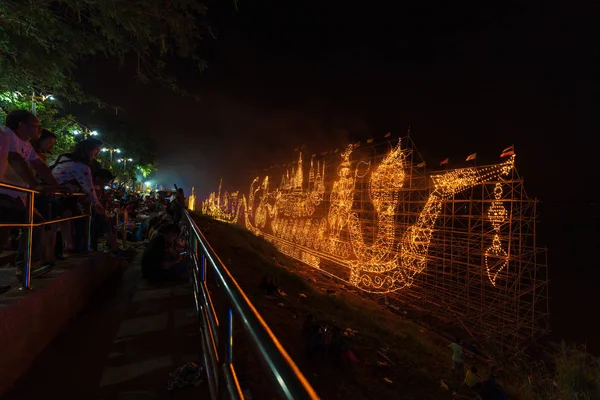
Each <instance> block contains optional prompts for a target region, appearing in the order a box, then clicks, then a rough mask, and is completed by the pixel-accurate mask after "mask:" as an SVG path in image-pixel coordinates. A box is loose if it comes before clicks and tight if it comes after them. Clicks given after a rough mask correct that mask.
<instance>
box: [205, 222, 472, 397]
mask: <svg viewBox="0 0 600 400" xmlns="http://www.w3.org/2000/svg"><path fill="white" fill-rule="evenodd" d="M197 223H198V226H199V227H200V229H201V230H202V231H203V232H204V234H205V235H206V237H207V239H208V240H209V242H210V244H211V245H212V247H213V248H214V249H215V251H216V253H217V254H218V255H219V257H220V258H221V260H222V261H223V262H224V263H225V264H226V265H227V266H228V268H229V269H230V271H231V273H232V275H233V276H234V277H235V279H236V280H237V281H238V283H239V284H240V286H241V287H242V288H243V289H244V290H245V291H246V293H247V294H248V296H249V297H250V299H251V301H252V302H253V303H254V305H255V306H256V307H257V309H258V311H259V312H260V313H261V315H262V316H263V318H264V319H265V321H266V322H267V323H268V325H269V326H270V327H271V329H272V330H273V332H274V333H275V335H277V337H278V338H279V340H280V341H281V343H282V344H283V346H284V347H285V349H286V350H287V351H288V352H289V353H290V355H291V356H292V358H293V359H294V360H295V361H296V363H297V364H298V366H299V367H300V369H301V370H302V372H303V373H304V374H305V376H306V377H307V379H308V380H309V381H310V382H311V384H312V385H313V387H314V388H315V390H316V391H317V393H318V394H319V395H320V396H321V398H323V399H325V400H327V399H450V398H452V395H451V394H450V392H449V391H446V390H444V389H442V388H441V382H440V380H441V379H443V380H444V381H445V382H447V383H448V385H449V386H450V388H453V387H454V388H456V387H458V385H459V384H460V381H459V380H458V378H457V379H454V380H453V379H452V376H451V375H452V374H451V371H450V366H451V354H450V350H449V349H446V348H445V347H446V346H447V343H445V342H444V341H443V340H441V339H440V338H439V337H437V336H435V335H432V334H430V333H428V332H426V331H425V330H424V329H422V328H420V327H419V326H417V325H415V324H413V323H411V322H409V321H407V320H405V319H403V318H402V317H399V316H398V315H396V314H393V313H392V312H391V311H390V310H389V309H387V308H386V307H385V306H384V305H382V304H378V302H376V301H373V300H369V299H365V298H362V297H361V296H357V295H356V293H355V290H354V289H353V288H351V287H348V286H346V285H344V284H342V283H339V282H338V281H333V280H332V278H330V277H329V276H327V275H325V274H323V273H321V272H319V270H317V269H314V268H310V267H308V266H306V265H304V264H301V263H299V262H297V261H295V260H292V259H290V258H288V257H286V256H284V255H282V254H280V253H279V252H277V251H276V250H275V248H274V247H273V246H272V245H271V244H269V243H267V242H266V241H264V240H262V239H260V238H258V237H256V236H254V235H252V234H251V233H250V232H248V231H246V230H244V229H242V228H239V227H237V226H234V225H229V224H226V223H222V222H218V221H215V220H212V219H208V218H205V217H198V218H197ZM267 275H270V276H272V277H273V278H274V279H275V283H276V285H277V287H278V289H279V290H280V291H282V292H284V295H267V294H265V291H264V289H263V288H262V286H261V282H262V281H263V279H264V278H265V276H267ZM209 287H210V286H209ZM309 314H313V315H314V318H315V321H317V322H318V324H323V325H327V326H328V327H329V328H334V327H337V328H339V329H341V330H342V331H346V335H345V336H344V338H345V342H346V343H350V344H351V346H352V347H351V348H352V352H353V353H354V355H355V356H356V358H357V361H356V362H344V361H342V362H337V361H338V358H337V357H336V358H332V357H330V356H329V355H327V354H326V355H325V356H323V357H314V356H313V357H309V355H308V353H307V351H306V343H307V339H306V335H303V332H302V328H303V325H304V321H305V320H306V317H307V315H309ZM237 327H238V330H236V331H238V332H239V324H238V326H237ZM348 328H349V329H350V330H347V329H348ZM240 336H241V335H239V336H236V339H234V340H236V342H234V365H237V369H238V370H239V371H240V380H241V381H242V385H243V386H245V387H248V388H249V389H250V391H251V393H252V395H253V396H252V397H253V398H254V399H269V398H272V397H273V396H272V394H271V395H270V394H269V393H268V390H267V389H266V388H264V387H263V386H262V385H261V383H264V382H262V381H261V377H260V376H259V375H258V374H259V369H258V367H257V366H256V365H255V364H254V361H253V359H252V357H251V356H250V357H246V356H247V355H248V354H249V352H248V351H246V350H247V349H246V346H245V344H244V341H243V338H241V337H240Z"/></svg>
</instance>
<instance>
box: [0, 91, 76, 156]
mask: <svg viewBox="0 0 600 400" xmlns="http://www.w3.org/2000/svg"><path fill="white" fill-rule="evenodd" d="M0 109H1V110H0V122H2V124H3V123H4V117H5V116H6V113H8V112H9V111H11V110H19V109H22V110H31V98H30V97H29V96H23V95H21V94H19V93H14V92H12V93H10V92H5V93H0ZM36 115H37V117H38V119H39V120H40V126H41V127H42V128H45V129H48V130H50V131H51V132H52V133H54V134H55V135H56V143H55V145H54V150H53V154H54V155H58V154H62V153H66V152H69V151H71V150H72V148H73V145H74V144H75V137H74V136H73V134H72V132H73V131H75V130H81V127H80V126H79V124H78V123H77V121H76V120H75V117H74V116H72V115H65V114H63V113H61V112H60V109H59V104H58V103H56V102H55V101H47V102H37V103H36Z"/></svg>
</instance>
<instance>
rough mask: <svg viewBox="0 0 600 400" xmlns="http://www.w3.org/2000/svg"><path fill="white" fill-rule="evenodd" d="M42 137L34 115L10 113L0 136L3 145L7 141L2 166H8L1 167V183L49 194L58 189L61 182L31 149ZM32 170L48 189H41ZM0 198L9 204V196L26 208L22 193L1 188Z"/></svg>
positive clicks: (17, 111)
mask: <svg viewBox="0 0 600 400" xmlns="http://www.w3.org/2000/svg"><path fill="white" fill-rule="evenodd" d="M39 134H40V121H39V120H38V119H37V117H36V116H35V115H33V114H32V113H30V112H29V111H26V110H15V111H11V112H10V113H8V115H7V116H6V126H5V127H2V128H0V135H1V136H3V137H4V138H3V140H2V141H3V142H6V141H8V155H7V161H8V163H4V162H3V164H5V165H3V166H1V167H0V172H2V175H0V181H1V182H3V183H8V184H11V185H15V186H23V187H28V188H31V189H35V190H44V191H47V192H52V191H56V190H57V189H58V182H57V181H56V179H55V178H54V176H52V171H51V170H50V168H48V166H47V165H46V164H44V162H43V161H41V160H40V159H39V158H38V156H37V154H36V152H35V150H34V149H33V146H31V143H30V140H31V139H34V138H36V137H38V136H39ZM7 138H8V139H7ZM1 161H2V160H1V159H0V162H1ZM30 166H31V167H33V169H34V170H35V172H37V174H38V175H39V177H40V178H41V179H42V180H43V181H44V183H45V184H46V185H41V184H40V183H39V182H38V181H37V179H36V178H35V176H34V174H33V172H32V171H31V168H30ZM0 196H2V197H4V198H5V200H6V201H8V202H10V200H8V199H6V196H8V197H10V198H12V199H21V200H22V201H23V205H24V204H25V202H24V200H25V196H24V194H23V192H19V191H16V190H11V189H6V188H0ZM3 203H4V202H3Z"/></svg>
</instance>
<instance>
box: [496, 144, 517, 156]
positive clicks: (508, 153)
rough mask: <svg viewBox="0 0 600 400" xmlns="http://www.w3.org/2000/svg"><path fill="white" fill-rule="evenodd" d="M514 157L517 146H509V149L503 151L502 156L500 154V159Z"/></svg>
mask: <svg viewBox="0 0 600 400" xmlns="http://www.w3.org/2000/svg"><path fill="white" fill-rule="evenodd" d="M514 155H515V145H514V144H511V145H510V146H508V147H507V148H505V149H504V150H502V154H500V158H504V157H508V156H514Z"/></svg>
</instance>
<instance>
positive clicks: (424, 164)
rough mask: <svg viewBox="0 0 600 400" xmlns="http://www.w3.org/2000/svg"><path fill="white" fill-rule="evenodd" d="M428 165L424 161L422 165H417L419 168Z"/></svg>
mask: <svg viewBox="0 0 600 400" xmlns="http://www.w3.org/2000/svg"><path fill="white" fill-rule="evenodd" d="M426 165H427V163H426V162H425V161H423V162H422V163H419V164H417V168H423V167H425V166H426Z"/></svg>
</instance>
